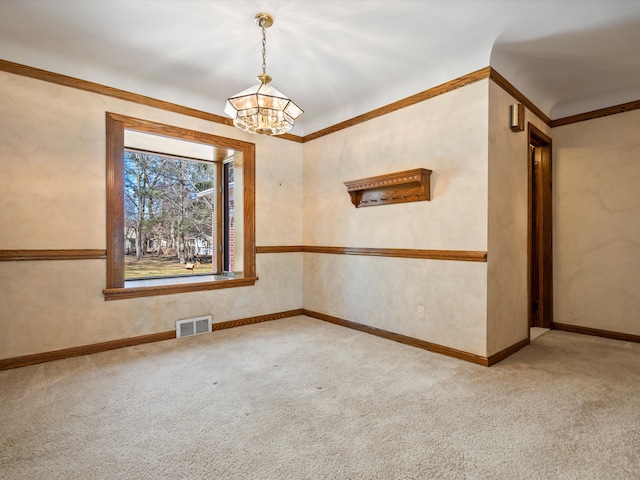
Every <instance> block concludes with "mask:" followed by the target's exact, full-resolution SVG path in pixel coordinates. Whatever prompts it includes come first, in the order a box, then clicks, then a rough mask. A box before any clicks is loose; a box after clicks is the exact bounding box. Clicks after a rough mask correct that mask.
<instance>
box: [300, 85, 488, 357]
mask: <svg viewBox="0 0 640 480" xmlns="http://www.w3.org/2000/svg"><path fill="white" fill-rule="evenodd" d="M488 84H489V80H483V81H479V82H476V83H474V84H472V85H469V86H466V87H463V88H460V89H458V90H455V91H453V92H449V93H447V94H444V95H440V96H438V97H435V98H432V99H429V100H427V101H425V102H422V103H419V104H416V105H413V106H411V107H408V108H405V109H402V110H399V111H396V112H394V113H391V114H388V115H385V116H384V117H380V118H376V119H374V120H370V121H368V122H365V123H363V124H359V125H356V126H354V127H351V128H348V129H346V130H342V131H339V132H337V133H334V134H332V135H328V136H326V137H321V138H318V139H316V140H313V141H311V142H308V143H305V148H304V245H323V246H348V247H387V248H417V249H443V250H480V251H483V250H486V246H487V149H488V147H487V142H488V136H487V131H488V125H487V122H488V114H487V111H488V102H489V99H488ZM412 168H428V169H431V170H433V173H432V174H431V201H429V202H415V203H404V204H394V205H382V206H376V207H371V208H361V209H356V208H355V207H354V206H353V204H352V203H351V201H350V198H349V195H348V194H347V191H346V188H345V186H344V184H343V182H344V181H348V180H355V179H358V178H363V177H369V176H374V175H381V174H385V173H393V172H398V171H403V170H409V169H412ZM303 303H304V305H305V308H308V309H310V310H315V311H319V312H322V313H327V314H329V315H334V316H337V317H340V318H344V319H347V320H351V321H355V322H358V323H363V324H366V325H370V326H375V327H378V328H382V329H385V330H388V331H392V332H397V333H401V334H404V335H407V336H413V337H416V338H420V339H422V340H426V341H429V342H433V343H437V344H441V345H444V346H447V347H451V348H455V349H459V350H463V351H466V352H470V353H474V354H477V355H482V356H484V355H485V354H486V264H485V263H480V264H479V263H472V262H449V261H435V260H407V259H397V258H375V257H352V256H348V255H323V254H311V253H305V254H304V300H303ZM418 305H424V306H425V319H424V320H418V318H417V306H418Z"/></svg>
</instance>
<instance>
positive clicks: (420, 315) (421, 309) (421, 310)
mask: <svg viewBox="0 0 640 480" xmlns="http://www.w3.org/2000/svg"><path fill="white" fill-rule="evenodd" d="M418 320H424V305H418Z"/></svg>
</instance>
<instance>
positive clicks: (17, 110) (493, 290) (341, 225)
mask: <svg viewBox="0 0 640 480" xmlns="http://www.w3.org/2000/svg"><path fill="white" fill-rule="evenodd" d="M511 103H515V100H514V99H513V98H512V97H511V96H510V95H509V94H507V93H506V92H505V91H504V90H502V89H501V88H500V87H499V86H497V85H496V84H494V83H493V82H491V81H489V80H483V81H480V82H476V83H474V84H472V85H468V86H466V87H463V88H460V89H457V90H455V91H452V92H449V93H447V94H444V95H440V96H437V97H434V98H432V99H429V100H427V101H425V102H422V103H420V104H417V105H413V106H411V107H408V108H405V109H402V110H399V111H396V112H393V113H391V114H388V115H385V116H384V117H380V118H376V119H374V120H371V121H368V122H366V123H363V124H359V125H356V126H354V127H351V128H348V129H346V130H342V131H339V132H336V133H334V134H331V135H328V136H325V137H321V138H318V139H316V140H313V141H311V142H308V143H305V144H304V145H303V144H299V143H295V142H289V141H283V140H280V139H274V138H268V137H260V136H250V135H247V134H244V133H243V132H240V131H238V130H237V129H234V128H232V127H227V126H224V125H219V124H215V123H211V122H207V121H204V120H200V119H195V118H191V117H186V116H183V115H179V114H175V113H171V112H166V111H162V110H158V109H154V108H151V107H146V106H141V105H137V104H133V103H129V102H125V101H121V100H117V99H113V98H109V97H105V96H100V95H96V94H92V93H88V92H83V91H80V90H75V89H71V88H66V87H62V86H58V85H54V84H49V83H45V82H40V81H37V80H33V79H29V78H25V77H20V76H15V75H11V74H7V73H3V72H0V111H1V112H2V115H0V192H1V197H0V198H1V202H2V203H1V208H0V225H2V226H3V228H2V229H0V249H83V248H88V249H104V248H105V245H106V238H105V237H106V228H105V222H106V220H105V209H106V206H105V205H106V203H105V112H106V111H111V112H115V113H121V114H124V115H129V116H134V117H139V118H145V119H149V120H153V121H157V122H162V123H167V124H171V125H176V126H179V127H184V128H189V129H194V130H201V131H204V132H208V133H213V134H217V135H222V136H228V137H232V138H238V139H241V140H245V141H250V142H255V143H256V154H257V155H256V196H257V199H256V200H257V201H256V237H257V238H256V240H257V244H258V245H301V244H304V245H317V246H344V247H381V248H413V249H437V250H479V251H484V250H487V251H488V262H487V263H474V262H459V261H437V260H417V259H401V258H382V257H364V256H348V255H329V254H315V253H304V254H302V253H285V254H259V255H258V258H257V269H258V275H259V277H260V280H259V281H258V283H257V284H256V285H255V286H254V287H243V288H234V289H228V290H218V291H209V292H196V293H189V294H181V295H168V296H160V297H151V298H138V299H131V300H118V301H110V302H105V301H104V299H103V295H102V289H103V288H104V287H105V275H106V274H105V266H106V265H105V261H104V260H83V261H80V260H77V261H35V262H0V286H1V287H2V288H1V289H0V359H1V358H10V357H16V356H20V355H27V354H31V353H41V352H46V351H51V350H56V349H62V348H69V347H74V346H80V345H87V344H92V343H98V342H103V341H108V340H115V339H121V338H127V337H133V336H138V335H145V334H150V333H156V332H162V331H167V330H171V329H173V328H174V322H175V320H178V319H183V318H189V317H193V316H199V315H205V314H212V315H213V318H214V322H222V321H227V320H233V319H237V318H243V317H248V316H254V315H262V314H269V313H275V312H279V311H285V310H291V309H297V308H301V307H304V308H307V309H310V310H315V311H318V312H321V313H326V314H329V315H334V316H337V317H340V318H344V319H347V320H352V321H355V322H359V323H363V324H366V325H370V326H373V327H377V328H382V329H385V330H388V331H391V332H396V333H400V334H404V335H408V336H411V337H415V338H419V339H423V340H426V341H429V342H433V343H436V344H440V345H443V346H447V347H451V348H455V349H459V350H462V351H465V352H469V353H473V354H476V355H481V356H490V355H492V354H495V353H497V352H499V351H500V350H502V349H504V348H507V347H509V346H511V345H513V344H514V343H516V342H518V341H520V340H522V339H523V338H526V336H527V323H526V322H527V290H526V289H527V278H526V275H527V271H526V270H527V257H526V255H527V251H526V247H527V134H526V130H525V132H520V133H513V132H511V130H510V129H509V128H508V106H509V105H510V104H511ZM526 121H527V122H529V121H530V122H532V123H533V124H534V125H536V126H537V127H538V128H540V129H541V130H543V131H544V132H546V133H547V134H549V133H550V131H549V128H548V127H546V126H545V125H544V124H543V123H542V122H541V121H540V120H539V119H537V118H536V117H535V116H534V115H532V114H531V112H529V111H527V112H526ZM639 122H640V111H634V112H628V113H624V114H620V115H614V116H610V117H605V118H601V119H597V120H592V121H588V122H581V123H577V124H573V125H568V126H564V127H559V128H556V129H554V130H553V132H552V134H551V136H552V137H553V144H554V152H553V169H554V170H553V172H554V179H553V180H554V186H553V188H554V233H553V234H554V310H555V311H554V314H555V318H554V320H555V321H556V322H560V323H567V324H572V325H580V326H586V327H593V328H600V329H605V330H612V331H618V332H623V333H630V334H636V335H637V334H640V321H639V320H638V317H637V315H634V312H636V311H638V310H639V307H640V293H638V292H640V275H638V271H640V255H639V254H638V252H639V251H640V249H639V248H638V239H639V238H640V196H639V195H638V193H637V192H638V185H640V163H638V162H637V161H636V160H637V159H638V158H640V144H639V143H638V141H637V124H638V123H639ZM418 167H423V168H428V169H431V170H433V173H432V176H431V195H432V200H431V201H430V202H415V203H405V204H396V205H384V206H380V207H369V208H359V209H356V208H355V207H354V206H353V205H352V204H351V202H350V199H349V196H348V194H347V192H346V188H345V186H344V184H343V182H345V181H348V180H355V179H358V178H363V177H369V176H373V175H380V174H385V173H392V172H397V171H401V170H407V169H412V168H418ZM303 267H304V268H303ZM418 305H424V306H425V310H426V318H425V319H424V320H418V318H417V306H418Z"/></svg>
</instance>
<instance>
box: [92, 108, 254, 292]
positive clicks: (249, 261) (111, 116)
mask: <svg viewBox="0 0 640 480" xmlns="http://www.w3.org/2000/svg"><path fill="white" fill-rule="evenodd" d="M127 129H128V130H136V131H139V132H144V133H150V134H155V135H162V136H167V137H174V138H180V139H183V140H189V141H194V142H199V143H204V144H208V145H213V146H215V147H218V148H230V149H234V150H238V151H241V152H242V162H243V163H242V165H243V168H242V175H243V177H242V178H243V187H244V188H243V190H244V191H243V200H244V203H243V205H244V208H243V224H244V245H243V247H244V248H243V250H244V259H243V260H244V268H243V270H244V275H243V276H242V277H241V278H230V279H225V280H213V281H208V282H193V283H179V284H175V285H158V286H149V287H125V282H124V247H125V245H124V235H123V232H124V131H125V130H127ZM106 132H107V155H106V160H107V162H106V167H107V172H106V178H107V185H106V188H107V287H106V288H105V289H104V291H103V292H104V298H105V300H117V299H123V298H137V297H148V296H156V295H169V294H174V293H185V292H196V291H203V290H217V289H222V288H232V287H245V286H249V285H254V284H255V282H256V280H258V277H257V276H256V242H255V144H253V143H249V142H243V141H241V140H235V139H231V138H226V137H220V136H217V135H212V134H209V133H204V132H198V131H194V130H188V129H185V128H180V127H175V126H171V125H165V124H161V123H157V122H152V121H149V120H142V119H138V118H133V117H128V116H125V115H120V114H117V113H111V112H107V114H106Z"/></svg>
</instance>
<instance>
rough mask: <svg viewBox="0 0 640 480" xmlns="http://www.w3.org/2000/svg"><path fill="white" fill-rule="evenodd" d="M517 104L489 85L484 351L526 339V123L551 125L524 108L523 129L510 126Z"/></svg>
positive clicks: (501, 90) (493, 84)
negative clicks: (512, 128)
mask: <svg viewBox="0 0 640 480" xmlns="http://www.w3.org/2000/svg"><path fill="white" fill-rule="evenodd" d="M515 103H518V101H517V100H515V99H514V98H513V97H512V96H511V95H510V94H508V93H507V92H505V91H504V90H503V89H502V87H500V86H498V85H497V84H495V83H493V82H490V84H489V199H488V202H489V208H488V214H489V220H488V224H489V228H488V246H489V248H488V257H487V260H488V262H487V263H488V265H487V275H488V285H487V355H493V354H495V353H498V352H500V351H501V350H503V349H505V348H507V347H509V346H511V345H514V344H515V343H517V342H519V341H521V340H523V339H525V338H528V334H529V325H528V291H527V275H528V272H527V241H528V239H527V235H528V233H527V229H528V225H527V223H528V181H529V180H528V175H529V173H528V150H529V147H528V144H529V141H528V133H527V128H526V126H527V125H528V123H529V122H531V123H532V124H533V125H535V126H536V127H538V128H539V129H540V130H542V131H543V132H545V133H546V134H547V135H549V134H550V129H549V127H547V126H546V125H545V124H544V122H542V121H541V120H540V119H539V118H538V117H536V116H535V115H533V114H532V113H531V111H529V110H528V109H525V130H524V131H522V132H513V131H511V129H510V128H509V105H512V104H515Z"/></svg>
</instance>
